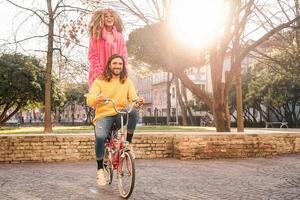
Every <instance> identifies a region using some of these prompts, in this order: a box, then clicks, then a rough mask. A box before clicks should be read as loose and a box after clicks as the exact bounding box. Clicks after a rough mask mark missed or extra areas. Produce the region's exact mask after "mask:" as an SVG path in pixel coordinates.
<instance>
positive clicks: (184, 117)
mask: <svg viewBox="0 0 300 200" xmlns="http://www.w3.org/2000/svg"><path fill="white" fill-rule="evenodd" d="M175 86H176V97H177V100H178V103H179V105H180V109H181V118H182V125H183V126H187V124H188V123H187V112H186V106H185V105H184V103H183V100H182V97H181V93H180V89H179V81H178V78H177V77H176V78H175Z"/></svg>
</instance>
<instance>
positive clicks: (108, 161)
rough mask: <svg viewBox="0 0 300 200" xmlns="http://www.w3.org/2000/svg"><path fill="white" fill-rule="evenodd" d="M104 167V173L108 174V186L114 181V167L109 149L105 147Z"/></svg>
mask: <svg viewBox="0 0 300 200" xmlns="http://www.w3.org/2000/svg"><path fill="white" fill-rule="evenodd" d="M103 167H104V171H105V173H106V179H107V182H108V184H111V183H112V180H113V176H114V173H113V167H112V163H111V159H110V156H109V148H108V147H107V146H106V147H105V154H104V159H103Z"/></svg>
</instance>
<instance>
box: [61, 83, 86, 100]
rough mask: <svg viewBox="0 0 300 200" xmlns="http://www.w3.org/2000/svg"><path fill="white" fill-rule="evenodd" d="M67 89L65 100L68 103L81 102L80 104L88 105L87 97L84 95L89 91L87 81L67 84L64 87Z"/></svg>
mask: <svg viewBox="0 0 300 200" xmlns="http://www.w3.org/2000/svg"><path fill="white" fill-rule="evenodd" d="M64 88H65V89H64V91H65V95H66V96H65V97H66V99H65V101H66V104H69V105H71V104H75V103H77V104H80V105H86V99H85V97H84V95H85V94H86V93H88V86H87V84H86V83H81V84H67V85H65V87H64Z"/></svg>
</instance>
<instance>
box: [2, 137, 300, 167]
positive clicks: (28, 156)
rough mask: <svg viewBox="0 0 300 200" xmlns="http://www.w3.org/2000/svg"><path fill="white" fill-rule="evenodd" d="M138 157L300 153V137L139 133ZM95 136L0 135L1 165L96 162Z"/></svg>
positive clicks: (204, 156) (187, 157)
mask: <svg viewBox="0 0 300 200" xmlns="http://www.w3.org/2000/svg"><path fill="white" fill-rule="evenodd" d="M134 150H135V155H136V158H146V159H148V158H170V157H175V158H179V159H182V160H189V159H192V160H194V159H211V158H246V157H268V156H274V155H279V154H287V153H299V152H300V134H228V133H227V134H222V135H220V134H213V133H208V134H203V133H199V134H183V133H181V134H136V135H135V136H134ZM94 156H95V154H94V135H93V134H51V135H50V134H48V135H44V134H43V135H4V136H0V163H15V162H56V161H79V160H93V159H94Z"/></svg>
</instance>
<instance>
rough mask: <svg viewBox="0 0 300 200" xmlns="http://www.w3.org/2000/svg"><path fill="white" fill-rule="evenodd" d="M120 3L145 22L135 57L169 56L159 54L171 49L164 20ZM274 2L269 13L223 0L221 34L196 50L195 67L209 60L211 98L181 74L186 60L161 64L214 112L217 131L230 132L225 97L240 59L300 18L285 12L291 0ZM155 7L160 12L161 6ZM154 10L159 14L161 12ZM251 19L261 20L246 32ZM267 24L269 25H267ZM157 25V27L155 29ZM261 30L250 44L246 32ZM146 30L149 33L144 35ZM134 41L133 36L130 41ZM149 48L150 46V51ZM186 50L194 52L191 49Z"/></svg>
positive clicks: (246, 3) (154, 60)
mask: <svg viewBox="0 0 300 200" xmlns="http://www.w3.org/2000/svg"><path fill="white" fill-rule="evenodd" d="M154 2H157V1H154ZM122 3H123V4H124V5H125V7H127V8H128V10H129V12H132V14H134V15H136V16H137V17H139V18H140V19H141V20H142V21H144V22H145V23H146V24H147V26H146V27H145V28H142V29H139V32H140V37H138V36H137V37H138V38H139V40H140V41H142V40H141V36H142V35H143V36H145V37H146V38H144V42H139V44H138V45H136V49H135V51H133V53H134V55H135V56H136V57H137V59H141V60H143V61H144V62H146V63H149V64H151V65H152V64H154V63H157V62H158V61H159V60H165V61H167V60H168V59H164V58H165V57H167V55H168V54H164V53H162V52H167V51H168V50H170V49H168V48H167V47H169V46H168V44H165V42H164V41H167V39H166V38H168V36H170V35H171V34H170V32H168V31H167V30H166V27H167V26H166V25H163V23H156V22H153V20H151V18H150V20H146V15H143V10H144V9H141V7H139V6H137V5H136V4H135V3H134V2H133V1H130V3H126V2H124V1H122ZM276 3H277V4H278V5H279V6H281V7H279V8H277V9H279V10H280V11H278V10H276V9H269V10H268V13H270V14H267V15H266V14H265V12H264V11H265V10H263V9H266V8H267V7H266V6H264V5H262V4H264V2H263V1H257V2H256V1H254V0H248V1H240V0H235V1H226V4H227V6H224V8H225V7H226V8H228V12H227V13H228V16H227V20H226V23H225V24H224V27H220V36H219V37H218V38H217V39H216V40H215V42H214V43H213V44H210V46H208V47H207V48H206V49H204V50H205V51H206V56H203V55H205V54H204V53H203V51H201V52H197V53H198V57H200V58H202V61H200V62H198V63H197V65H198V66H199V65H200V64H201V63H202V64H204V63H205V62H206V60H205V59H206V58H208V59H209V65H210V68H211V72H212V73H211V79H212V88H213V95H212V98H210V96H209V94H207V93H205V92H204V91H202V90H201V89H200V88H198V87H197V86H196V85H195V84H194V83H193V82H192V81H191V80H190V79H189V78H188V76H187V75H186V74H185V73H184V70H185V69H186V68H187V67H190V65H189V64H188V61H187V60H185V61H184V62H182V63H180V61H183V60H180V59H179V60H178V62H177V60H176V61H175V62H172V64H170V63H168V62H164V63H163V67H165V68H166V70H167V71H171V72H172V73H173V74H174V75H175V76H177V77H178V78H179V79H180V80H181V82H182V83H183V84H184V85H185V86H186V87H187V88H188V89H189V90H190V91H191V92H192V93H193V94H195V96H197V97H199V98H200V99H202V100H203V101H204V102H205V103H206V104H207V106H208V107H209V108H210V109H211V110H212V111H213V115H214V121H215V125H216V129H217V131H230V114H229V107H228V96H229V93H230V91H231V88H232V82H233V80H234V79H237V81H238V82H240V81H239V80H240V77H239V76H240V72H241V63H242V61H243V59H244V58H245V57H246V56H247V55H249V53H250V52H251V51H253V50H255V49H256V48H257V47H258V46H260V45H261V44H263V43H264V42H265V41H267V40H268V39H269V38H271V37H272V36H274V35H275V34H276V33H278V32H280V31H281V30H283V29H285V28H290V27H292V26H293V25H294V24H295V23H296V22H297V21H299V20H300V16H299V15H296V16H294V17H293V16H292V14H291V13H288V10H291V9H290V8H294V7H295V6H294V5H292V3H291V2H290V1H289V2H288V3H287V4H288V8H284V7H282V2H281V1H277V2H276ZM158 8H159V7H158ZM280 8H281V9H280ZM157 10H158V11H160V9H157ZM157 10H155V11H157ZM162 10H163V9H162ZM155 13H156V14H157V15H158V16H159V13H160V12H155ZM277 13H280V14H279V15H284V16H288V17H286V19H285V21H284V22H283V20H278V17H277V16H276V15H278V14H277ZM157 15H156V16H157ZM147 16H148V15H147ZM151 17H152V16H151ZM250 18H251V19H252V21H253V19H254V18H255V19H259V21H260V22H261V23H258V24H259V25H258V26H256V27H255V26H254V24H252V26H254V28H253V30H250V31H249V30H248V29H246V25H249V24H250V23H251V21H250V20H249V19H250ZM159 19H163V18H159ZM281 19H282V18H281ZM153 23H154V24H153ZM266 24H268V26H267V25H266ZM157 26H160V27H159V28H157ZM261 29H264V31H265V33H264V34H263V35H262V36H261V37H260V38H259V39H257V40H256V41H253V42H252V43H249V42H246V41H245V40H246V39H247V36H248V35H249V34H251V33H252V32H255V31H256V30H261ZM147 30H148V31H149V32H151V33H148V34H147ZM136 32H137V31H136ZM142 33H143V34H142ZM133 34H134V33H133ZM136 35H137V34H136ZM151 37H152V38H151ZM129 39H130V38H129ZM134 40H135V39H132V41H134ZM133 43H134V42H133ZM150 46H151V47H150ZM150 48H152V50H151V49H150ZM187 52H188V53H194V52H191V51H187ZM183 53H186V52H183ZM200 53H202V56H201V55H200ZM172 54H173V55H172V59H176V58H177V56H178V55H176V53H174V51H173V52H172ZM179 56H180V55H179ZM226 59H229V60H230V69H229V71H227V72H226V73H224V71H225V69H224V62H225V60H226ZM191 60H192V61H195V59H193V58H192V57H190V58H189V61H191ZM224 74H226V75H224ZM239 85H241V84H239ZM237 91H238V93H239V95H238V96H239V97H240V98H239V99H238V101H237V102H238V105H239V106H238V116H239V118H238V121H239V123H241V122H242V119H241V118H242V115H241V111H240V110H241V108H242V104H241V97H242V94H241V86H238V88H237ZM241 125H242V124H241ZM241 128H243V126H241Z"/></svg>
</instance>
